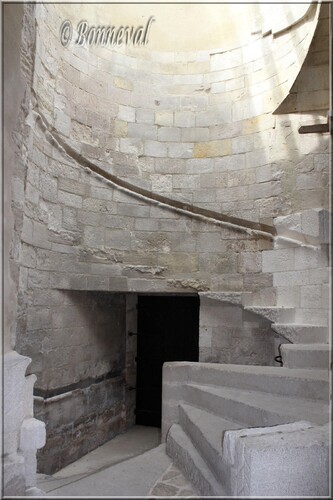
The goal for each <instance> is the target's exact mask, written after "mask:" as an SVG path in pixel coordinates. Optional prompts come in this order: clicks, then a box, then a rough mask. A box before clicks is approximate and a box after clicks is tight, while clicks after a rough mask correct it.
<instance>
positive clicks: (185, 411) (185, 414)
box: [179, 403, 242, 491]
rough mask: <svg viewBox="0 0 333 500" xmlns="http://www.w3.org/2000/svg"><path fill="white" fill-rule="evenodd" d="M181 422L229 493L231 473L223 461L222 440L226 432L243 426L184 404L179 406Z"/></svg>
mask: <svg viewBox="0 0 333 500" xmlns="http://www.w3.org/2000/svg"><path fill="white" fill-rule="evenodd" d="M179 422H180V425H181V426H182V428H183V429H184V431H185V432H186V434H187V435H188V436H189V437H190V439H191V441H192V442H193V444H194V445H195V447H196V449H197V450H198V452H199V453H200V455H201V456H202V457H203V458H204V460H205V462H207V464H208V465H209V466H210V469H211V471H212V472H213V473H214V475H215V477H216V479H217V480H218V481H219V482H220V483H221V484H222V485H223V488H224V489H225V490H226V491H228V490H229V488H230V485H229V473H228V467H226V464H224V463H223V460H222V440H223V436H224V433H225V431H227V430H239V429H241V428H242V427H241V425H240V424H236V423H235V422H232V421H231V420H226V419H224V418H222V417H218V416H216V415H214V414H212V413H209V412H207V411H205V410H201V409H200V408H196V407H194V406H191V405H187V404H184V403H182V404H180V405H179Z"/></svg>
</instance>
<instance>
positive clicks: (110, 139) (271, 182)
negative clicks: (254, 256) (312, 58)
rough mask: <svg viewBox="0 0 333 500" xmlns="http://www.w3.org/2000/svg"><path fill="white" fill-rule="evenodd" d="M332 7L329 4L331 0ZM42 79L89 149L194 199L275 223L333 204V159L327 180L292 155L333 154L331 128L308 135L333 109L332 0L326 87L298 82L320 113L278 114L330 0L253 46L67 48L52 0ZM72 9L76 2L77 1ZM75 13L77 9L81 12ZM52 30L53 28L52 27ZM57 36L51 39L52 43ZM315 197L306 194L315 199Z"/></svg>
mask: <svg viewBox="0 0 333 500" xmlns="http://www.w3.org/2000/svg"><path fill="white" fill-rule="evenodd" d="M326 7H327V6H326ZM40 9H41V14H40V15H41V20H40V21H39V24H38V34H39V35H38V37H37V55H36V64H35V81H34V88H35V90H36V94H37V96H38V106H39V109H40V110H41V111H42V112H43V114H44V115H45V116H46V118H47V120H48V121H49V122H50V124H51V125H52V126H54V127H55V128H56V129H57V130H58V131H59V132H60V133H61V134H62V135H63V137H64V138H66V140H67V141H69V142H70V143H71V144H72V145H73V146H74V147H75V148H76V149H77V150H78V151H79V152H80V153H81V154H82V155H83V156H86V157H89V158H92V159H99V160H101V161H102V162H103V163H105V164H107V167H108V169H109V170H110V171H111V172H112V173H114V174H115V175H116V176H118V177H119V178H123V179H127V180H129V181H130V182H131V183H133V184H134V185H136V186H140V187H142V188H145V189H148V190H151V191H153V192H158V193H162V194H163V195H164V196H167V197H171V198H176V199H179V200H182V201H184V202H185V203H190V204H194V205H197V206H201V207H205V208H210V209H211V210H215V211H217V212H222V213H226V214H232V215H233V216H238V217H242V218H246V219H249V220H254V221H261V222H266V223H269V224H271V223H272V217H275V216H277V215H278V214H279V215H281V214H287V213H290V212H291V211H297V210H300V209H303V208H311V207H313V206H318V204H324V205H327V203H328V200H327V196H326V195H325V182H326V175H327V166H328V160H327V157H326V165H325V166H324V170H326V175H325V172H323V168H322V167H323V164H322V163H321V167H320V166H317V167H316V170H317V173H316V177H317V180H316V184H315V185H314V184H310V183H307V182H306V175H305V176H304V173H303V172H299V171H298V170H299V169H298V168H296V171H295V169H294V168H292V167H291V165H298V164H299V163H301V162H302V160H303V158H304V156H306V157H308V158H309V160H312V158H313V157H314V156H316V158H317V163H318V162H320V161H321V162H323V161H324V158H323V156H324V155H325V154H327V153H328V140H327V137H318V136H316V137H311V138H309V136H307V137H304V136H300V135H299V134H298V132H297V130H298V128H299V126H300V125H301V124H302V123H304V122H305V123H306V122H308V121H313V118H314V115H315V119H316V120H319V121H322V120H324V119H325V118H326V111H327V109H328V67H327V64H326V62H325V59H323V54H325V51H326V55H327V47H328V38H327V37H328V35H327V30H326V32H325V29H326V28H325V27H326V26H328V23H327V12H326V11H327V8H326V11H325V6H323V7H322V13H321V17H322V19H321V24H320V29H321V30H322V28H323V26H324V31H323V33H324V34H323V36H320V37H319V36H318V37H317V39H316V40H314V46H313V47H312V49H313V51H314V53H315V54H316V57H317V59H316V63H315V70H316V78H315V81H316V91H315V93H314V94H315V96H314V98H313V100H312V101H311V96H310V92H312V91H313V83H312V81H311V79H310V78H309V77H307V78H303V79H302V81H300V82H299V84H298V91H301V92H305V93H308V100H310V101H311V106H309V105H308V107H304V105H302V107H301V108H298V106H297V103H296V106H294V107H293V109H292V110H291V111H292V112H293V111H295V110H296V111H299V110H301V111H302V112H308V111H311V112H312V113H311V114H309V115H302V116H299V115H288V116H283V117H280V116H275V115H272V113H273V112H274V111H275V110H276V109H277V108H278V106H279V105H280V104H281V103H282V102H283V101H284V99H285V98H286V96H287V94H288V92H289V91H290V89H291V87H292V85H293V83H294V81H295V79H296V76H297V74H298V72H299V70H300V67H301V64H302V63H303V61H304V59H305V56H306V54H307V51H308V49H309V46H310V42H311V38H312V35H313V32H314V28H315V26H316V19H317V17H318V15H319V14H318V12H319V11H318V9H316V7H315V6H312V8H311V9H309V12H308V14H307V16H305V17H304V18H303V19H302V21H300V22H299V23H298V24H297V23H296V26H294V27H293V28H292V29H289V30H286V31H285V32H282V33H280V34H275V35H267V36H258V35H257V37H255V38H254V40H253V41H252V42H251V43H249V44H247V45H245V46H242V47H238V48H236V49H233V50H230V51H223V48H221V49H220V50H219V49H216V50H214V51H212V50H211V51H200V52H194V53H190V54H189V53H188V52H186V53H178V52H172V51H170V53H157V52H156V53H155V52H153V51H149V50H145V51H144V50H143V49H141V51H140V49H139V48H132V49H130V48H128V49H126V50H125V49H123V48H119V50H115V49H113V50H111V49H110V48H107V47H95V46H90V47H78V46H75V45H74V46H70V47H68V48H63V47H62V46H61V44H60V41H59V33H58V30H57V29H56V27H57V26H60V24H61V19H62V16H61V10H59V9H55V8H54V6H40ZM67 15H68V12H67ZM72 16H73V24H75V22H74V20H75V19H76V17H75V12H73V13H72ZM46 32H47V33H48V37H45V36H43V35H44V34H45V33H46ZM45 40H48V42H47V43H46V42H45ZM304 205H306V206H305V207H304Z"/></svg>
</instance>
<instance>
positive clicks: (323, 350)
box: [281, 344, 331, 371]
mask: <svg viewBox="0 0 333 500" xmlns="http://www.w3.org/2000/svg"><path fill="white" fill-rule="evenodd" d="M330 352H331V347H330V346H329V345H328V344H283V345H282V346H281V355H282V361H283V364H284V366H286V367H287V368H291V369H301V368H303V367H304V366H305V367H306V368H307V369H312V370H320V369H322V370H327V371H328V369H329V361H330Z"/></svg>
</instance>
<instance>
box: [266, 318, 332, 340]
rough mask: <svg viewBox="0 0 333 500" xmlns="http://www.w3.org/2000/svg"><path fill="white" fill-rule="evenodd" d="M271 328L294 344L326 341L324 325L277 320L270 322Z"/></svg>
mask: <svg viewBox="0 0 333 500" xmlns="http://www.w3.org/2000/svg"><path fill="white" fill-rule="evenodd" d="M272 330H274V331H275V332H276V333H278V334H279V335H282V336H283V337H285V338H286V339H287V340H289V341H290V342H293V343H294V344H314V343H318V344H322V343H323V344H326V343H327V342H328V328H327V327H326V326H315V325H307V324H303V325H302V324H293V323H279V322H277V323H274V324H272Z"/></svg>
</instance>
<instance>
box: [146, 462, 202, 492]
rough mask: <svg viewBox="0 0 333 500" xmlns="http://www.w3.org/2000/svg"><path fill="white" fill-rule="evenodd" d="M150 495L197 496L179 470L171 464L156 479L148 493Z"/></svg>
mask: <svg viewBox="0 0 333 500" xmlns="http://www.w3.org/2000/svg"><path fill="white" fill-rule="evenodd" d="M148 496H152V497H167V496H177V497H197V496H198V495H197V494H196V493H195V491H194V488H193V486H192V485H191V483H189V482H188V481H187V479H186V478H185V477H184V476H183V474H182V473H181V472H180V470H179V469H178V468H177V467H176V466H175V465H174V464H171V465H170V466H169V467H168V468H167V470H166V471H165V472H164V474H163V475H162V476H161V477H160V478H159V479H158V480H157V481H156V483H155V484H154V486H153V488H152V489H151V490H150V492H149V493H148Z"/></svg>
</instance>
